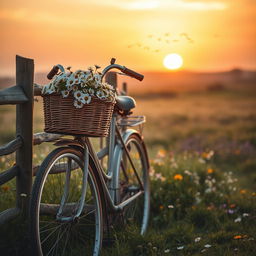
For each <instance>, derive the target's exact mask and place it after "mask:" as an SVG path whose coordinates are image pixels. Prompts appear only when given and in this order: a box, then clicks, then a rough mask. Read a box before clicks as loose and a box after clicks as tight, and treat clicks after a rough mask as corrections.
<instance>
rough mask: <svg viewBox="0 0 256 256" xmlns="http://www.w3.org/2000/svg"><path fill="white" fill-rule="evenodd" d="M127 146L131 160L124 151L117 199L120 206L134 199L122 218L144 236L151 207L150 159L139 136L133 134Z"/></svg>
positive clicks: (121, 155) (120, 164)
mask: <svg viewBox="0 0 256 256" xmlns="http://www.w3.org/2000/svg"><path fill="white" fill-rule="evenodd" d="M125 145H126V148H127V150H128V152H129V156H130V159H129V157H128V156H127V153H126V152H125V150H124V149H122V150H121V152H120V155H119V159H118V163H119V166H118V170H119V172H118V183H119V184H118V190H117V195H116V197H117V202H118V203H119V204H120V203H123V202H125V201H129V199H131V198H132V197H133V198H134V199H133V200H132V201H131V202H130V203H128V204H127V205H126V206H125V207H124V209H123V212H122V218H123V221H124V224H129V223H130V224H132V225H134V224H135V225H136V228H138V230H139V232H140V234H142V235H143V234H144V233H145V232H146V230H147V226H148V220H149V207H150V187H149V163H148V157H147V152H146V148H145V145H144V142H143V140H142V138H141V137H140V136H139V134H137V133H132V134H131V135H130V136H129V137H128V139H127V140H126V141H125ZM131 162H132V163H131ZM134 168H135V170H136V171H135V170H134ZM136 195H138V197H136Z"/></svg>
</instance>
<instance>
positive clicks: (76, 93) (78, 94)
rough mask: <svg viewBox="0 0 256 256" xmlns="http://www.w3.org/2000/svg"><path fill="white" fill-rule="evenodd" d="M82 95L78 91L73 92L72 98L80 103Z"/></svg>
mask: <svg viewBox="0 0 256 256" xmlns="http://www.w3.org/2000/svg"><path fill="white" fill-rule="evenodd" d="M82 95H83V93H81V92H80V91H75V92H74V97H75V98H76V99H77V100H79V101H81V97H82Z"/></svg>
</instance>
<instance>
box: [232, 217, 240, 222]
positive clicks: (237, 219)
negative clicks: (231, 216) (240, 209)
mask: <svg viewBox="0 0 256 256" xmlns="http://www.w3.org/2000/svg"><path fill="white" fill-rule="evenodd" d="M241 221H242V218H241V217H238V218H236V219H235V220H234V222H235V223H237V222H241Z"/></svg>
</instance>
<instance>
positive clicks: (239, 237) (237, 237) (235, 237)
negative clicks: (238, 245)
mask: <svg viewBox="0 0 256 256" xmlns="http://www.w3.org/2000/svg"><path fill="white" fill-rule="evenodd" d="M233 238H234V239H241V238H242V236H240V235H237V236H234V237H233Z"/></svg>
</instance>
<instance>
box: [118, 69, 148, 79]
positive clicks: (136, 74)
mask: <svg viewBox="0 0 256 256" xmlns="http://www.w3.org/2000/svg"><path fill="white" fill-rule="evenodd" d="M122 71H123V73H125V74H126V75H128V76H131V77H133V78H135V79H137V80H139V81H142V80H143V79H144V76H143V75H141V74H139V73H137V72H135V71H133V70H131V69H129V68H126V67H124V69H123V70H122Z"/></svg>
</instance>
